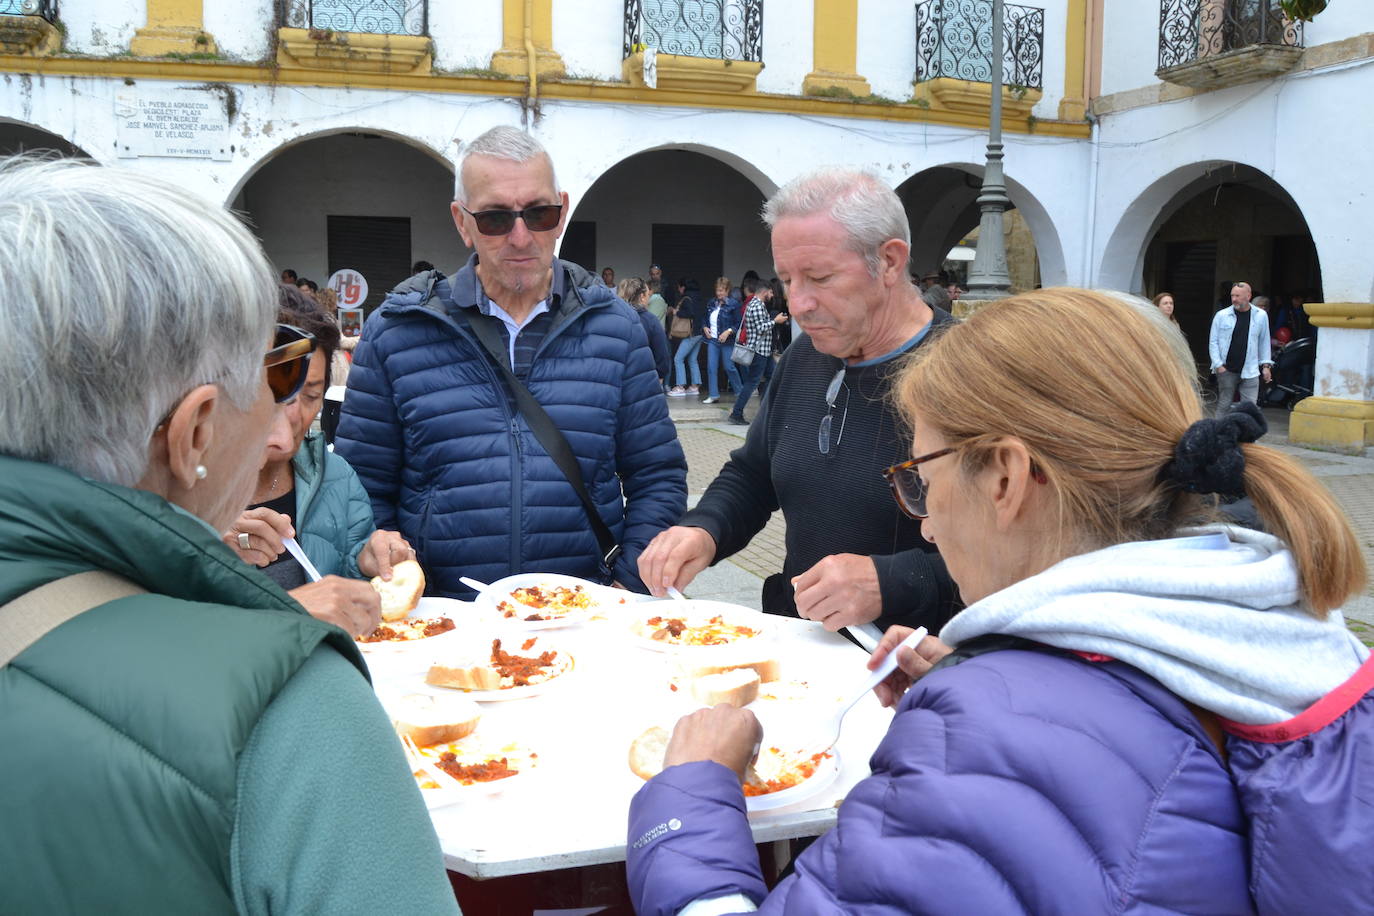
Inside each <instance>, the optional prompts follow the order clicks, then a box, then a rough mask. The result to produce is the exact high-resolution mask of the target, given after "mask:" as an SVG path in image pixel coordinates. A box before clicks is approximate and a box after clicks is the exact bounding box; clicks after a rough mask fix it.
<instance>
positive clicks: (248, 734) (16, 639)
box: [0, 159, 457, 916]
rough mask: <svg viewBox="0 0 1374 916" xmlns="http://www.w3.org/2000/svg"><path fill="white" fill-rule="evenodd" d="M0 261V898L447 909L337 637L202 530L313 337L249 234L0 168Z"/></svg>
mask: <svg viewBox="0 0 1374 916" xmlns="http://www.w3.org/2000/svg"><path fill="white" fill-rule="evenodd" d="M0 261H3V264H4V269H3V270H0V322H3V324H4V327H5V328H6V342H5V346H4V347H0V379H3V380H4V384H5V388H6V390H7V391H8V392H9V396H8V397H6V398H5V399H4V400H3V401H0V631H4V632H5V633H6V634H7V635H6V637H5V640H4V641H5V651H4V655H3V662H0V695H2V696H3V697H4V702H2V703H0V748H3V751H0V780H3V782H4V786H5V791H4V795H3V798H4V801H3V803H0V806H2V807H3V811H4V814H3V821H4V829H0V863H3V873H4V878H3V880H2V881H0V911H3V912H5V913H54V912H61V913H109V912H120V913H208V912H214V913H242V914H262V916H266V914H270V913H280V912H283V911H284V910H301V909H313V910H318V911H319V912H331V913H333V912H389V911H390V912H406V913H456V912H457V906H456V905H455V903H454V897H453V892H452V889H451V888H450V886H449V883H448V880H447V878H446V877H445V873H444V865H443V859H442V856H441V854H440V851H439V843H438V841H437V840H436V839H435V836H434V829H433V826H432V822H431V821H430V818H429V814H428V812H427V811H426V810H425V803H424V802H423V801H422V800H421V798H420V792H419V790H418V789H417V787H416V785H415V780H414V778H413V777H412V776H411V772H410V768H409V767H408V766H407V765H406V762H405V757H404V755H403V754H402V751H401V746H400V743H399V742H398V741H397V740H396V734H395V732H394V731H393V730H392V727H391V721H390V719H389V718H388V717H387V715H386V714H385V713H384V712H383V711H382V708H381V706H380V705H378V703H377V697H376V695H375V694H374V693H373V692H372V688H371V685H370V684H369V683H368V679H367V666H366V665H365V664H364V662H363V658H362V655H361V654H360V653H359V652H358V648H357V646H356V645H355V644H354V642H353V640H352V639H351V638H350V637H349V636H348V635H347V634H346V633H344V632H343V631H342V630H340V629H338V628H337V627H333V626H329V625H327V624H325V623H322V622H320V621H318V620H315V619H314V618H313V617H310V616H309V615H308V614H306V613H305V612H304V611H303V610H302V609H301V607H300V605H299V604H297V603H296V602H295V601H293V600H291V598H290V597H289V596H288V595H287V594H286V593H285V592H284V591H282V590H281V589H280V588H278V587H277V586H276V585H275V584H273V583H272V582H271V581H270V580H268V579H267V578H265V577H264V576H263V575H262V574H261V573H259V572H257V571H256V570H255V569H253V568H252V567H250V566H247V565H246V564H244V563H242V562H240V561H239V559H238V558H237V557H235V556H234V554H233V553H231V552H230V551H229V550H227V549H226V548H225V546H224V544H222V543H221V542H220V535H219V532H221V531H223V530H224V529H225V528H226V527H227V526H228V525H230V524H231V523H232V522H233V520H234V518H235V517H236V516H237V515H238V513H239V512H240V511H241V510H242V508H243V506H244V505H245V504H246V503H247V502H248V499H249V496H250V495H251V493H252V489H253V481H254V480H255V479H256V478H257V472H258V465H259V464H260V462H261V460H262V454H263V446H264V442H265V441H266V438H267V435H268V431H269V429H270V427H271V424H272V419H273V415H274V412H275V411H276V410H277V403H275V402H281V401H286V400H289V399H290V398H291V397H292V396H293V395H294V394H295V392H296V390H297V388H298V387H299V385H300V383H301V382H302V381H303V380H304V378H305V374H306V368H307V361H306V360H307V357H308V355H309V349H308V341H304V342H303V341H302V339H301V337H300V335H295V334H290V335H289V336H290V337H291V339H290V340H289V341H287V340H282V339H281V338H280V337H278V338H276V339H275V340H274V334H273V332H274V324H273V316H274V315H275V313H276V310H277V290H276V284H275V282H274V280H275V275H274V272H273V268H272V266H271V265H270V264H269V263H268V261H267V259H266V258H265V257H264V256H263V254H262V250H261V248H259V246H258V243H257V242H256V240H254V238H253V237H252V235H251V234H250V233H249V231H248V230H247V229H245V228H244V226H243V225H242V224H241V223H240V222H239V221H238V220H237V219H235V218H234V216H233V215H232V214H231V213H229V212H228V211H227V210H225V209H222V208H221V207H219V206H216V205H214V204H212V203H210V202H209V201H207V200H205V199H203V198H201V197H198V196H195V195H193V194H191V193H190V192H188V191H186V190H184V189H182V188H179V187H175V186H173V185H172V184H170V183H167V182H164V181H161V180H159V179H156V178H154V177H152V176H149V175H147V174H145V173H143V172H140V171H138V170H135V169H126V168H104V167H101V166H95V165H89V164H86V163H84V162H81V161H77V160H71V159H66V160H59V161H39V160H25V159H12V160H9V161H6V162H3V163H0ZM131 264H136V265H138V269H130V265H131ZM277 330H278V332H280V331H281V329H277ZM278 344H280V346H278ZM39 370H41V371H39ZM26 603H27V604H29V605H30V606H28V607H26V606H25V604H26ZM64 620H65V622H63V621H64ZM58 624H60V626H59V625H58ZM21 635H22V638H21ZM306 749H308V750H306ZM307 759H308V762H307ZM340 837H347V838H348V842H346V843H340V841H339V839H340Z"/></svg>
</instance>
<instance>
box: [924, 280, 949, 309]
mask: <svg viewBox="0 0 1374 916" xmlns="http://www.w3.org/2000/svg"><path fill="white" fill-rule="evenodd" d="M921 298H922V299H924V300H925V303H926V305H928V306H930V307H931V308H933V309H943V310H944V311H946V312H947V311H949V305H950V303H951V302H952V301H953V300H952V299H950V298H949V291H948V290H947V289H945V288H944V287H943V286H941V285H940V284H938V283H932V284H931V285H930V286H928V287H926V289H925V292H923V293H921Z"/></svg>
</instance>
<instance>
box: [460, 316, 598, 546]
mask: <svg viewBox="0 0 1374 916" xmlns="http://www.w3.org/2000/svg"><path fill="white" fill-rule="evenodd" d="M455 311H456V312H457V313H458V314H459V315H461V316H462V317H463V319H465V320H466V321H467V323H468V327H470V328H472V333H473V334H475V335H477V339H478V340H479V341H481V343H482V346H483V347H484V348H485V349H486V351H487V353H489V354H490V355H491V358H492V359H493V360H494V361H495V362H496V366H497V368H499V369H500V370H501V372H502V374H504V375H505V377H506V385H507V386H508V387H509V388H510V390H511V393H512V394H513V395H515V403H516V406H517V407H518V408H519V409H520V412H521V413H522V414H524V416H525V422H526V423H528V424H529V426H530V432H532V433H534V437H535V438H536V439H538V440H539V444H540V445H542V446H544V451H546V452H548V453H549V457H550V458H552V459H553V462H554V464H556V465H558V469H559V470H560V471H562V472H563V476H564V477H566V478H568V483H570V484H572V488H573V490H575V491H576V492H577V498H578V499H580V500H581V501H582V510H583V511H584V512H586V513H587V521H588V522H590V523H591V526H592V534H594V535H596V543H597V545H598V546H599V547H600V548H601V562H602V563H604V564H605V566H606V569H607V571H608V572H613V571H614V570H615V561H616V558H617V557H619V556H620V545H619V544H617V543H616V540H615V535H614V534H611V529H610V528H608V527H606V523H605V521H603V520H602V518H601V513H600V512H598V511H596V504H595V503H593V502H592V497H591V494H589V493H588V492H587V485H586V484H585V483H583V481H582V469H581V468H580V467H579V466H578V464H577V458H576V457H575V456H574V455H573V451H572V446H570V445H568V440H567V438H566V437H565V436H564V435H563V433H562V432H561V431H559V429H558V427H557V426H554V425H553V420H551V419H549V415H548V414H547V413H546V412H545V411H544V408H543V407H541V406H540V404H539V402H538V401H536V400H535V398H534V395H532V394H530V390H529V389H528V388H526V387H525V383H524V382H522V381H520V379H518V378H516V376H515V373H514V372H512V371H511V368H510V357H509V355H508V354H507V353H506V352H505V351H504V350H503V348H502V341H501V332H500V331H499V330H497V327H496V322H497V320H498V319H495V318H492V317H491V316H490V315H483V314H482V313H481V312H474V311H470V310H468V309H462V308H460V309H456V310H455Z"/></svg>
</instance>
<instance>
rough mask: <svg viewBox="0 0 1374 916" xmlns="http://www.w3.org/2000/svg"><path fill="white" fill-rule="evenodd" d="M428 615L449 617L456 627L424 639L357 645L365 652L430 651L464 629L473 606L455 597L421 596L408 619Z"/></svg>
mask: <svg viewBox="0 0 1374 916" xmlns="http://www.w3.org/2000/svg"><path fill="white" fill-rule="evenodd" d="M427 617H447V618H449V619H450V620H452V621H453V623H454V628H453V629H452V630H447V631H445V632H443V633H439V634H437V635H435V636H426V637H424V638H423V639H408V640H405V641H404V642H359V643H357V646H358V648H359V649H361V650H362V651H363V652H365V653H369V654H371V653H375V654H377V655H395V654H397V653H401V654H409V653H411V652H415V651H417V650H420V649H423V650H425V651H428V650H430V649H431V648H433V647H435V646H439V645H443V644H444V643H446V642H448V641H449V640H451V639H452V638H453V637H454V636H455V635H456V634H457V633H458V632H459V631H461V630H462V629H463V624H464V622H465V620H467V619H470V618H471V617H472V606H471V605H470V604H468V603H467V602H463V601H458V600H456V599H453V598H421V599H420V603H419V604H417V605H416V606H415V610H413V611H411V612H410V613H409V614H408V615H407V616H406V619H407V620H415V619H419V618H427Z"/></svg>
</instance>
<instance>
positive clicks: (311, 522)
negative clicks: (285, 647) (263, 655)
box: [224, 286, 415, 635]
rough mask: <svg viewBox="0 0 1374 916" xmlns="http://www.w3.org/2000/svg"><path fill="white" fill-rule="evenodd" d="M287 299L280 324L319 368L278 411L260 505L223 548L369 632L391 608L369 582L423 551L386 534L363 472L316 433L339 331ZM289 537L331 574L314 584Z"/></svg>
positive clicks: (291, 296)
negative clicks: (309, 342) (294, 333)
mask: <svg viewBox="0 0 1374 916" xmlns="http://www.w3.org/2000/svg"><path fill="white" fill-rule="evenodd" d="M281 296H282V305H281V309H280V310H279V311H278V312H277V321H278V322H279V323H281V324H284V325H288V326H290V327H294V328H297V329H299V330H301V331H303V332H305V333H306V334H308V335H309V336H310V337H311V338H312V339H313V341H314V347H313V349H312V350H311V351H310V368H309V371H308V372H307V374H306V377H305V384H304V385H302V386H301V390H300V393H299V394H298V395H297V396H296V398H295V400H293V401H292V402H291V403H290V404H286V405H283V406H282V407H279V408H278V409H277V418H276V422H275V424H274V425H273V430H272V435H271V436H269V437H268V439H267V449H266V457H265V459H264V462H263V466H262V470H261V471H259V472H258V483H257V488H256V489H255V490H254V491H253V498H252V501H251V502H250V503H249V505H248V508H247V509H246V510H244V512H243V513H242V514H241V515H240V516H239V518H238V521H236V522H234V524H233V525H232V526H230V528H229V530H228V531H227V532H226V533H225V535H224V542H225V543H226V544H228V545H229V547H230V549H232V550H233V551H234V552H235V553H237V554H238V555H239V556H240V557H241V558H243V560H244V561H246V562H248V563H252V564H253V565H254V566H257V567H259V568H261V569H262V571H263V572H264V573H266V574H267V576H268V578H270V579H272V581H274V582H276V583H277V584H278V585H280V586H281V587H282V588H284V589H286V590H287V591H288V592H289V593H290V594H291V597H292V598H295V599H296V600H297V601H299V602H300V603H301V606H302V607H304V608H305V609H306V610H307V611H309V612H310V614H311V616H312V617H317V618H319V619H320V620H323V621H325V622H327V623H332V624H334V625H335V626H338V627H341V628H342V629H344V630H345V631H347V632H348V633H351V634H354V635H360V634H363V633H370V632H372V631H373V630H374V629H376V628H377V625H378V624H379V623H380V622H381V612H382V608H381V601H380V599H379V597H378V595H377V591H376V589H374V588H373V587H372V585H371V583H370V582H368V581H367V580H368V579H371V578H372V577H373V576H381V577H382V578H383V579H390V578H391V567H392V566H393V565H395V564H396V563H399V562H401V561H402V560H413V559H414V558H415V551H413V550H412V549H411V547H410V545H409V544H408V543H406V540H405V538H403V537H401V536H400V535H399V534H397V533H396V532H394V531H378V530H377V527H376V525H374V524H373V521H372V504H371V502H370V501H369V500H368V496H367V491H366V490H364V489H363V485H362V483H360V482H359V481H358V475H357V474H355V473H353V468H351V467H349V465H348V462H347V461H345V460H344V459H343V458H341V457H340V456H339V455H336V454H334V453H333V452H331V451H328V450H327V449H326V448H325V443H324V435H323V434H321V433H312V432H311V431H310V427H311V425H312V424H313V423H314V422H315V417H317V416H318V415H319V412H320V408H321V406H322V405H323V404H324V392H325V389H327V388H328V387H329V385H330V372H331V369H332V363H333V357H334V354H335V352H337V350H338V346H339V328H338V326H337V325H336V324H335V323H334V322H333V321H331V320H330V319H329V318H328V317H327V316H326V315H325V314H324V313H323V312H322V311H321V310H320V309H319V308H318V307H317V306H316V305H314V304H313V303H311V302H310V301H309V300H307V299H306V298H305V297H304V296H303V295H301V294H300V293H299V292H298V291H297V290H296V289H294V288H293V287H290V286H283V287H282V288H281ZM289 537H294V538H295V539H296V540H297V541H298V542H299V543H300V545H301V549H302V550H304V551H305V554H306V556H307V557H309V558H310V562H311V563H313V564H314V565H315V568H316V569H317V570H318V571H319V573H320V574H321V575H322V576H323V577H324V578H322V579H321V580H320V581H318V582H311V581H310V580H309V577H307V576H306V573H305V569H304V568H302V567H301V564H300V563H298V562H297V561H296V559H295V558H294V557H292V556H291V554H289V553H287V552H286V547H285V546H284V545H283V543H282V539H283V538H289Z"/></svg>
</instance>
